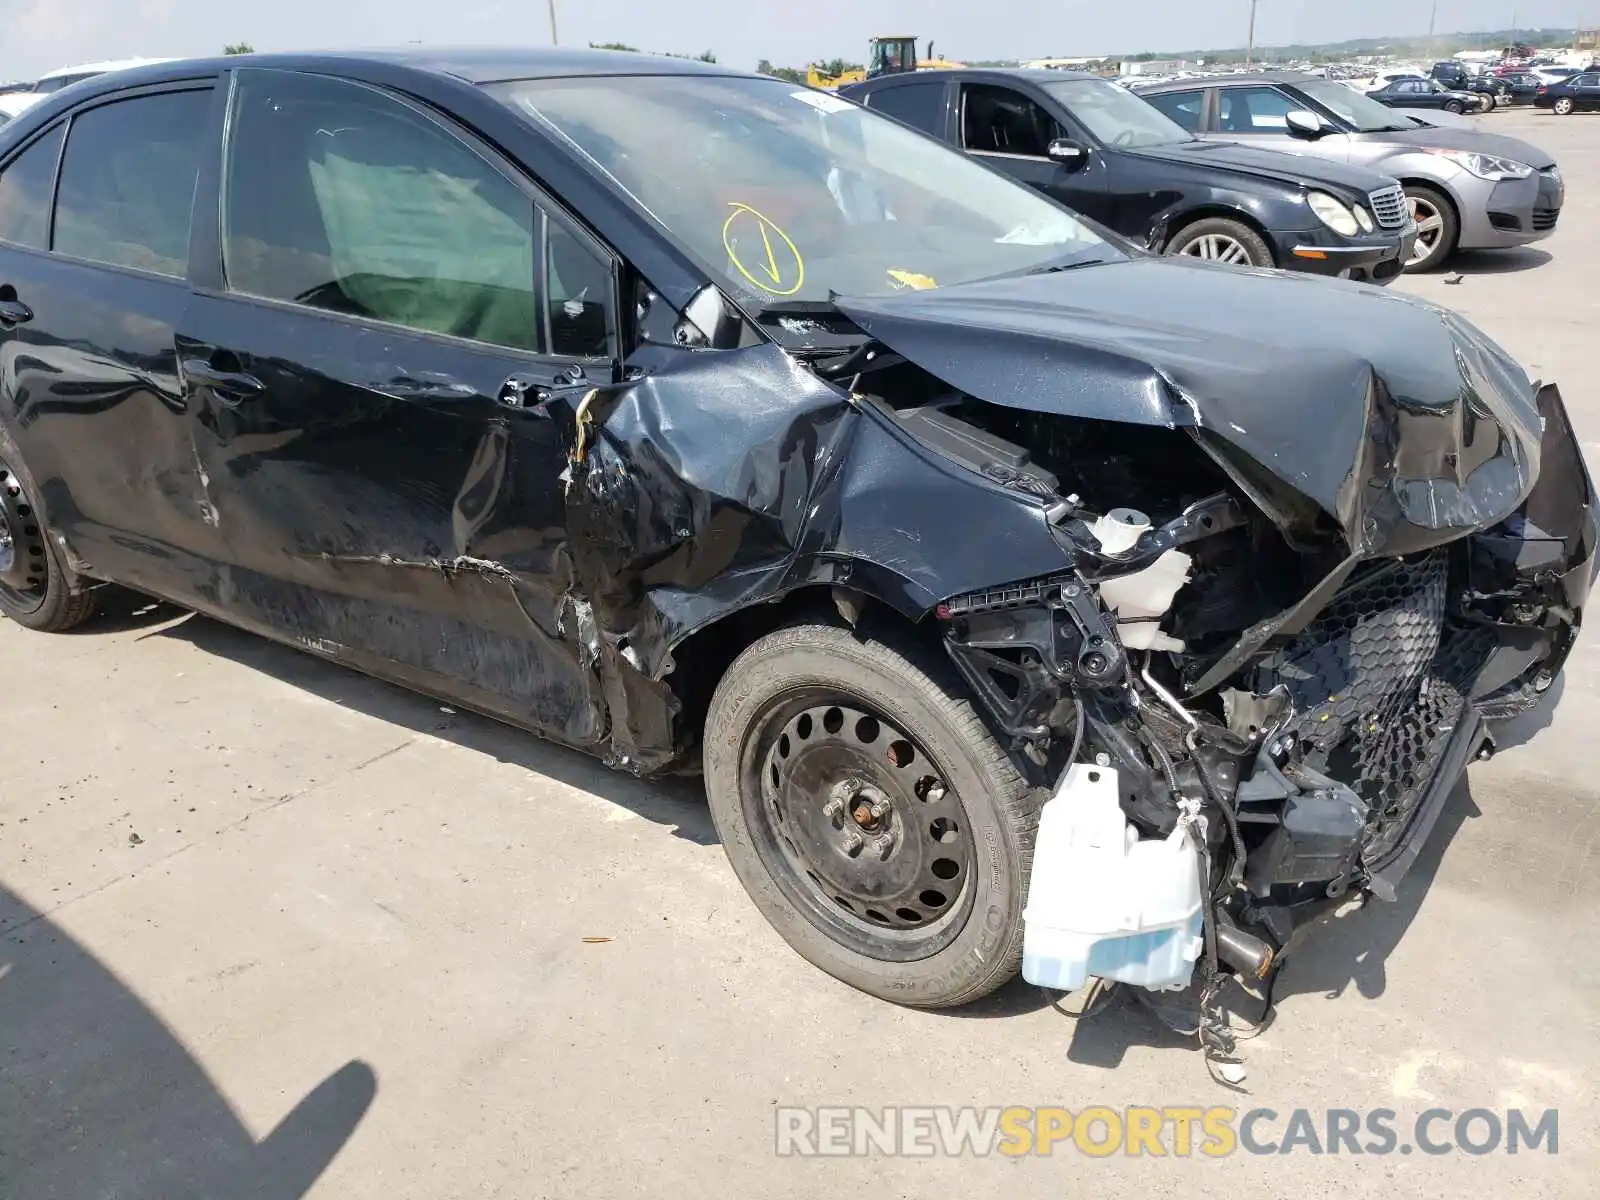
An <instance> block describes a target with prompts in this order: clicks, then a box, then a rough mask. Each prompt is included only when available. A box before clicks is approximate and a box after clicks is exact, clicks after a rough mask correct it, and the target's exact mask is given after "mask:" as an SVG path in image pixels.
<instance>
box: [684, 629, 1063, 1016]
mask: <svg viewBox="0 0 1600 1200" xmlns="http://www.w3.org/2000/svg"><path fill="white" fill-rule="evenodd" d="M829 705H832V706H833V707H827V706H829ZM855 711H865V712H867V713H868V714H869V715H873V716H874V717H875V721H874V725H873V728H872V730H869V731H868V732H869V733H872V734H873V735H874V736H873V737H869V738H867V745H876V744H881V742H882V741H883V739H885V738H888V737H890V736H893V735H896V731H899V732H898V736H899V737H902V738H903V739H905V740H903V741H900V740H897V741H894V742H891V743H889V746H888V747H887V750H886V751H878V750H875V749H861V750H860V751H859V752H860V753H861V754H862V755H863V756H864V757H863V761H866V762H867V764H868V766H867V768H866V769H867V770H868V773H869V775H870V776H871V778H872V779H873V780H874V781H877V780H884V779H889V778H890V777H891V776H893V777H894V778H896V779H902V780H906V781H911V780H912V779H913V778H915V779H916V780H917V782H915V783H909V786H910V787H911V789H912V791H911V792H910V793H907V792H906V791H905V790H904V789H903V788H902V790H901V791H900V792H898V793H895V794H893V795H892V800H893V803H892V804H891V805H890V806H889V812H888V815H887V816H886V817H885V818H884V821H885V822H886V824H885V825H884V826H883V827H882V828H884V829H885V830H887V831H889V832H891V833H894V834H896V835H897V840H894V841H893V842H892V847H893V848H892V849H891V850H889V851H885V852H884V853H883V854H882V855H879V856H877V858H875V857H874V856H875V855H876V843H877V842H878V841H879V840H880V835H878V834H874V835H873V838H872V841H871V842H869V843H868V850H867V851H866V852H864V853H861V854H860V856H859V861H856V862H854V863H852V861H850V860H849V857H848V855H849V852H848V851H847V850H846V849H845V848H843V847H841V846H839V845H837V844H835V843H834V841H833V840H832V839H833V838H834V837H835V836H837V837H842V838H850V837H853V836H854V835H855V834H856V833H857V832H858V828H857V827H856V826H852V824H851V818H852V817H854V818H855V821H856V823H857V826H859V824H860V822H861V817H862V812H863V808H862V807H858V806H861V805H863V804H864V798H866V797H869V796H871V795H878V796H879V797H880V798H881V797H885V796H888V795H889V794H890V789H891V787H892V786H895V785H894V784H893V782H892V780H891V781H890V782H889V783H885V784H884V788H883V790H882V791H877V792H874V791H873V790H872V789H871V788H870V787H869V789H868V790H865V791H862V792H861V793H860V794H859V796H858V795H857V794H856V793H855V792H853V791H847V793H846V795H847V796H848V797H850V798H849V799H847V801H846V811H845V812H844V813H843V815H842V817H841V815H840V814H839V813H838V812H837V811H836V812H835V813H834V814H833V815H832V817H831V818H829V817H826V812H827V808H828V807H830V806H831V805H832V803H833V802H832V800H831V799H829V800H827V801H826V802H824V800H823V797H832V796H837V795H838V794H839V793H838V791H837V789H838V787H839V786H840V784H839V783H838V782H832V783H829V781H830V780H831V779H832V778H833V777H832V776H830V775H822V776H820V777H819V778H820V779H821V780H822V784H819V785H818V786H817V787H816V788H814V789H812V790H810V791H806V790H803V789H800V788H799V787H798V786H796V781H798V780H799V779H800V778H802V777H806V773H807V771H808V769H809V768H808V767H807V765H806V764H807V763H817V762H822V763H827V762H829V761H830V760H829V759H828V758H827V757H826V755H828V754H830V753H843V752H844V751H846V750H849V749H850V739H851V738H857V739H858V740H859V738H860V736H861V733H862V729H863V722H860V721H856V722H854V723H853V724H852V721H851V717H846V718H845V719H844V721H843V723H842V724H838V723H834V714H835V713H841V712H846V713H852V714H853V713H854V712H855ZM797 713H798V714H799V715H798V716H796V715H795V714H797ZM813 713H815V714H817V719H816V720H815V721H812V720H810V718H811V714H813ZM879 718H881V724H879V723H878V721H877V719H879ZM777 730H783V731H785V732H783V733H781V734H777V735H776V736H775V734H774V731H777ZM830 730H831V731H832V732H830ZM791 737H792V738H793V741H792V742H791V741H790V740H789V739H790V738H791ZM874 738H875V739H876V742H875V741H874ZM802 739H805V740H802ZM829 739H832V740H831V741H830V740H829ZM907 743H909V745H908V744H907ZM704 746H705V757H704V762H705V782H706V793H707V796H708V797H709V800H710V805H711V816H712V820H713V821H714V822H715V824H716V828H717V832H718V834H719V835H720V837H721V839H722V845H723V848H724V850H725V851H726V853H727V855H728V861H729V863H730V864H731V865H732V867H733V870H734V873H735V874H736V875H737V876H738V877H739V881H740V882H741V883H742V884H743V885H744V887H745V890H746V891H747V892H749V894H750V897H751V899H752V900H754V901H755V903H756V907H757V908H759V909H760V910H761V913H762V915H763V916H765V917H766V918H767V920H768V921H769V922H770V923H771V924H772V926H773V928H774V929H776V930H777V931H778V933H779V934H780V935H781V936H782V937H783V939H784V940H785V941H786V942H788V943H789V945H790V946H791V947H792V948H793V949H794V950H795V951H797V952H798V953H799V954H800V955H801V956H802V957H804V958H805V959H807V960H809V961H810V962H811V963H813V964H814V965H816V966H818V967H820V968H821V969H822V970H824V971H826V972H827V973H828V974H830V975H832V976H834V978H836V979H839V980H841V981H843V982H845V983H847V984H849V985H850V986H852V987H854V988H858V989H860V990H861V991H863V992H866V993H867V994H869V995H872V996H876V997H878V998H880V999H884V1000H890V1001H893V1002H894V1003H897V1004H903V1005H907V1006H910V1007H914V1008H950V1007H954V1006H957V1005H961V1004H967V1003H970V1002H971V1001H974V1000H977V999H979V998H980V997H982V996H985V995H987V994H989V993H990V992H992V991H994V990H995V989H996V988H998V987H1000V986H1001V985H1002V984H1004V983H1006V982H1007V981H1008V980H1010V979H1012V978H1013V977H1014V976H1015V975H1016V973H1017V970H1018V967H1019V965H1020V963H1021V958H1022V908H1023V904H1024V903H1025V901H1026V898H1027V896H1026V893H1027V883H1028V872H1029V868H1030V866H1031V864H1032V860H1033V843H1034V837H1035V835H1036V833H1037V830H1038V820H1039V803H1040V799H1041V797H1040V796H1038V795H1036V794H1035V793H1034V791H1033V790H1032V789H1031V788H1030V787H1029V786H1028V785H1027V784H1026V783H1025V782H1024V781H1023V779H1022V777H1021V776H1020V775H1019V774H1018V772H1017V770H1016V767H1015V766H1014V765H1013V763H1012V762H1011V760H1010V758H1009V757H1008V756H1007V754H1006V752H1005V751H1004V750H1002V749H1001V748H1000V746H999V745H998V744H997V743H996V742H995V740H994V738H993V737H992V736H991V735H990V733H989V731H988V729H987V727H986V726H985V725H984V723H983V721H982V720H981V719H980V717H979V715H978V713H977V712H976V711H975V709H974V707H973V705H972V703H971V702H969V701H968V700H966V699H964V698H962V696H961V689H960V688H959V684H958V682H957V680H956V678H955V674H954V672H953V670H952V669H951V668H950V665H949V664H948V662H946V661H945V660H944V659H943V657H942V656H939V655H938V654H937V653H935V652H929V651H927V650H925V649H924V648H923V647H920V646H906V647H899V646H897V645H891V644H889V642H887V641H882V640H872V639H870V638H862V637H860V636H858V635H857V634H856V633H855V632H853V631H851V630H848V629H843V628H839V627H836V626H832V625H820V624H805V625H793V626H789V627H787V628H784V629H780V630H778V631H777V632H775V633H772V634H769V635H767V636H766V637H764V638H761V639H760V640H759V641H757V642H755V643H754V644H753V645H751V646H750V647H749V648H748V649H747V650H745V651H744V653H742V654H741V655H740V656H739V657H738V659H736V660H735V661H734V663H733V665H732V666H731V667H729V668H728V671H727V673H726V674H725V675H724V676H723V678H722V680H721V682H720V683H719V684H718V687H717V690H716V694H715V695H714V697H713V698H712V702H711V708H710V712H709V714H708V715H707V718H706V733H705V742H704ZM901 747H903V748H904V749H903V750H901V749H898V748H901ZM791 750H792V758H791V757H790V754H791ZM780 753H781V755H782V758H783V760H784V761H785V762H786V763H787V766H786V768H785V772H786V773H784V774H783V775H781V776H780V772H779V762H780V759H779V758H778V757H777V756H778V755H779V754H780ZM807 756H810V757H807ZM852 761H853V760H852ZM908 761H909V762H910V763H911V765H912V768H913V769H912V770H911V771H910V772H908V773H906V774H904V775H897V774H896V768H898V769H900V770H904V769H905V767H906V765H907V762H908ZM918 763H920V764H922V765H921V767H920V768H918V767H917V766H916V764H918ZM889 764H893V766H891V765H889ZM853 769H854V768H853V767H847V768H845V772H846V774H848V772H849V771H850V770H853ZM924 772H925V773H924ZM780 778H781V779H782V783H781V784H780V783H779V780H780ZM769 781H770V786H769ZM930 781H933V782H934V783H935V784H936V785H938V786H933V787H927V788H926V790H924V785H926V784H928V783H929V782H930ZM939 781H942V784H939ZM846 786H848V784H847V785H846ZM830 787H831V788H832V789H833V790H829V788H830ZM930 800H931V804H930V805H929V807H928V808H926V809H924V808H919V807H918V804H919V802H928V801H930ZM813 802H814V805H813ZM806 805H813V806H810V807H803V806H806ZM852 809H853V810H854V811H851V810H852ZM941 812H942V813H944V814H945V815H944V816H942V817H937V818H935V819H933V820H931V821H930V820H929V819H928V818H929V817H930V816H932V815H933V814H934V813H941ZM817 814H822V815H817ZM924 814H926V815H924ZM785 822H787V823H785ZM952 823H953V825H954V831H952V828H951V826H952ZM801 824H805V825H806V826H807V828H806V829H804V830H800V829H799V828H798V827H799V826H800V825H801ZM941 827H942V828H941ZM818 830H820V832H821V834H822V837H821V838H819V839H818V840H815V841H809V840H807V837H808V836H809V835H810V834H812V833H814V832H816V831H818ZM836 831H837V832H836ZM790 832H793V833H794V834H795V839H798V840H799V841H800V842H801V843H802V844H804V845H806V846H807V847H808V850H809V851H810V853H802V852H801V851H800V850H799V849H798V848H797V847H796V844H795V839H790V838H789V836H788V835H789V833H790ZM924 837H927V838H928V839H929V840H928V841H926V842H923V841H921V840H920V839H922V838H924ZM780 839H781V840H782V841H783V842H784V843H786V844H787V852H786V850H785V846H784V845H780V844H779V843H780ZM913 839H917V840H913ZM961 839H965V840H964V841H963V840H961ZM935 842H938V843H944V845H942V846H940V847H938V848H935V846H934V843H935ZM979 848H981V853H980V849H979ZM947 853H948V854H949V855H951V856H952V857H951V858H939V857H934V858H932V860H931V870H932V872H933V874H934V875H936V876H937V877H938V878H940V879H949V880H950V881H951V883H952V884H956V885H957V886H959V889H960V890H959V892H958V893H957V894H956V895H955V896H954V898H946V897H943V896H942V895H940V894H938V893H935V895H936V896H937V898H939V899H944V900H946V904H945V906H944V908H943V910H942V915H941V916H939V917H938V918H937V919H933V917H932V915H931V914H930V916H929V921H928V923H927V924H925V925H922V926H915V925H913V926H909V927H908V926H901V927H898V928H893V929H889V928H884V927H883V926H882V924H881V923H883V922H885V920H886V918H885V917H884V916H883V915H882V914H875V913H874V914H873V915H874V917H875V922H877V923H875V922H874V921H869V920H868V916H867V914H868V913H871V912H872V911H873V910H872V903H870V902H869V903H867V904H866V905H865V906H863V905H862V904H861V903H859V902H858V900H856V899H850V900H847V899H846V898H845V897H844V896H842V895H840V893H841V892H843V891H848V890H849V888H850V884H849V883H845V884H839V883H838V882H837V880H838V879H840V878H842V877H844V874H845V873H848V872H851V871H872V870H882V871H883V872H885V873H887V872H890V871H897V870H900V869H901V868H902V867H906V868H907V869H908V870H909V867H908V864H910V863H911V862H912V861H913V859H914V857H915V856H917V855H921V856H927V855H935V856H937V855H943V854H947ZM963 855H965V866H964V867H963V868H962V872H963V873H961V874H959V875H957V874H955V872H954V871H953V870H952V869H951V868H954V867H956V866H957V860H959V859H961V858H962V856H963ZM901 856H906V857H905V858H902V857H901ZM880 860H881V864H882V865H881V866H880ZM941 862H942V863H944V864H945V869H944V870H943V871H941V870H940V863H941ZM823 875H827V876H829V877H830V878H829V879H828V880H824V879H823V878H822V876H823ZM911 886H912V887H913V888H914V887H915V886H917V885H915V884H913V885H911ZM938 886H941V887H946V888H947V890H948V885H943V884H941V885H938ZM830 892H831V893H832V894H833V895H836V896H838V897H839V898H838V899H837V900H836V901H835V900H830ZM914 894H916V895H919V896H920V897H921V898H922V899H923V900H927V899H928V898H929V892H928V891H927V890H924V891H922V892H920V893H914ZM857 895H859V893H857ZM887 902H888V901H887V900H885V901H883V903H887ZM899 912H900V913H901V914H902V916H901V917H896V918H895V920H901V919H903V917H905V916H907V915H908V916H909V917H915V916H917V915H918V914H917V913H916V912H915V911H909V912H908V910H906V909H901V910H899Z"/></svg>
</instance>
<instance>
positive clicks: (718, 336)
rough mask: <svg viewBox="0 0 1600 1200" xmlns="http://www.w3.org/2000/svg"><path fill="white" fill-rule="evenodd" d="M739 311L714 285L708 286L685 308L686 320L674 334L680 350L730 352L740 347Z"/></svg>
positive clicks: (681, 322) (679, 324) (696, 294)
mask: <svg viewBox="0 0 1600 1200" xmlns="http://www.w3.org/2000/svg"><path fill="white" fill-rule="evenodd" d="M741 324H742V321H741V318H740V316H739V310H738V309H736V308H734V307H733V305H731V304H729V303H728V300H727V297H725V296H724V295H723V294H722V293H721V292H720V291H718V290H717V287H716V285H715V284H710V283H708V284H706V285H705V287H703V288H701V289H700V290H699V291H698V292H696V293H695V294H694V295H693V296H691V297H690V298H689V303H688V304H686V305H685V306H684V309H683V320H681V321H679V322H678V325H677V328H675V329H674V330H673V340H674V341H675V342H677V343H678V345H680V346H691V347H694V348H697V349H710V350H731V349H733V348H734V347H735V346H737V345H738V344H739V334H740V326H741Z"/></svg>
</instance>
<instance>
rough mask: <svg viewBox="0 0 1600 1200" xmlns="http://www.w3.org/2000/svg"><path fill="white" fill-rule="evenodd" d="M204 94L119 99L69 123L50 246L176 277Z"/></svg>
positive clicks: (183, 253)
mask: <svg viewBox="0 0 1600 1200" xmlns="http://www.w3.org/2000/svg"><path fill="white" fill-rule="evenodd" d="M210 115H211V91H210V89H207V90H204V91H193V92H167V93H164V94H160V95H154V96H140V97H138V98H137V99H133V100H119V101H117V102H116V103H115V104H106V105H102V106H101V107H99V108H91V109H90V110H89V111H88V112H85V113H81V114H80V115H78V116H76V117H74V118H73V119H72V126H71V130H70V132H69V133H68V135H67V152H66V155H65V156H64V157H63V158H62V160H61V183H60V187H59V188H58V190H57V194H56V230H55V245H54V249H56V250H58V251H60V252H61V253H62V254H71V255H74V256H76V257H78V258H87V259H92V260H93V261H95V262H102V263H109V264H111V265H113V266H120V267H134V268H137V269H139V270H142V271H153V272H155V273H156V274H160V275H173V276H182V275H183V274H184V273H185V270H186V268H187V265H188V261H189V217H190V213H191V211H192V210H193V208H194V186H195V179H196V177H197V176H198V175H199V171H200V152H201V147H202V146H203V145H204V143H205V139H206V134H207V130H208V127H209V123H210Z"/></svg>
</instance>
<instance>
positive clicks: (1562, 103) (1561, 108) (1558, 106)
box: [1553, 96, 1572, 117]
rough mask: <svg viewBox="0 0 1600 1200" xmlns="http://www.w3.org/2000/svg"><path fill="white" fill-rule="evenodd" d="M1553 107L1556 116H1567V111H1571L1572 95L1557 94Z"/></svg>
mask: <svg viewBox="0 0 1600 1200" xmlns="http://www.w3.org/2000/svg"><path fill="white" fill-rule="evenodd" d="M1553 107H1554V111H1555V114H1556V116H1558V117H1564V116H1567V115H1568V114H1569V113H1571V112H1572V97H1571V96H1558V97H1557V98H1556V102H1555V105H1554V106H1553Z"/></svg>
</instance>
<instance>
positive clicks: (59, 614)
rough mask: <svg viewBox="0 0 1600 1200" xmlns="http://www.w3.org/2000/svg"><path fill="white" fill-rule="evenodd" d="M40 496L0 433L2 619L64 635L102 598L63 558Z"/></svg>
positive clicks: (7, 439) (6, 437) (19, 458)
mask: <svg viewBox="0 0 1600 1200" xmlns="http://www.w3.org/2000/svg"><path fill="white" fill-rule="evenodd" d="M38 494H39V491H38V488H37V487H36V486H35V484H34V481H33V476H32V475H30V474H29V473H28V469H27V467H26V466H25V465H24V464H23V462H22V456H21V455H20V454H18V453H17V449H16V445H15V444H14V443H13V442H12V441H11V438H10V436H9V435H8V434H7V433H6V431H5V429H4V428H0V615H4V616H6V617H9V618H11V620H13V621H15V622H16V623H17V624H18V625H21V626H23V627H24V628H25V629H33V630H37V631H38V632H40V633H61V632H63V631H65V630H68V629H71V628H73V627H74V626H76V625H81V624H83V623H84V622H85V621H87V620H88V619H89V618H90V617H91V616H93V615H94V611H95V605H96V602H97V597H96V595H95V593H94V592H92V591H75V590H74V588H75V586H76V585H77V583H78V580H77V579H76V577H75V576H73V574H72V573H71V572H70V571H69V570H68V569H67V566H66V564H65V563H64V562H63V561H62V559H61V551H60V548H59V547H58V546H57V544H56V541H55V538H53V537H52V536H51V535H50V531H49V530H48V529H47V528H46V527H45V524H44V519H43V517H42V516H41V515H40V513H39V511H38V507H37V504H36V501H35V498H36V497H37V496H38Z"/></svg>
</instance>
